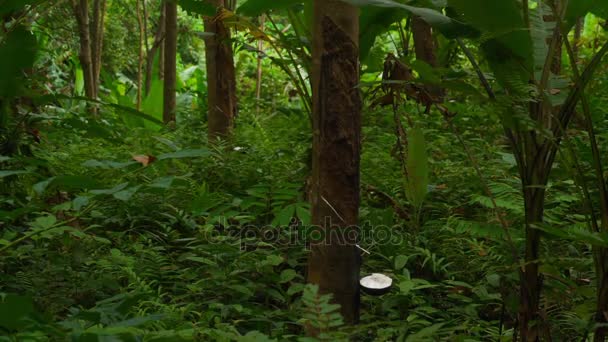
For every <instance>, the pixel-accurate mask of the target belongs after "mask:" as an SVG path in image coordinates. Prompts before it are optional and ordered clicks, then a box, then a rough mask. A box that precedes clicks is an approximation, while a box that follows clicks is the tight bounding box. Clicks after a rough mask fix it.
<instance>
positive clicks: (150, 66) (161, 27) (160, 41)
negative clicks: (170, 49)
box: [146, 3, 165, 95]
mask: <svg viewBox="0 0 608 342" xmlns="http://www.w3.org/2000/svg"><path fill="white" fill-rule="evenodd" d="M164 43H165V5H164V3H163V4H161V8H160V17H159V19H158V28H157V29H156V34H155V35H154V43H153V44H152V48H150V49H149V50H148V54H147V55H146V95H148V94H149V93H150V87H152V78H153V75H152V73H153V72H154V59H155V58H156V53H157V52H158V51H159V49H160V50H161V51H160V55H161V56H162V54H163V50H162V49H161V47H162V46H163V45H164ZM159 65H162V59H159ZM159 69H160V68H159ZM158 77H159V78H161V79H162V77H161V75H160V70H159V75H158Z"/></svg>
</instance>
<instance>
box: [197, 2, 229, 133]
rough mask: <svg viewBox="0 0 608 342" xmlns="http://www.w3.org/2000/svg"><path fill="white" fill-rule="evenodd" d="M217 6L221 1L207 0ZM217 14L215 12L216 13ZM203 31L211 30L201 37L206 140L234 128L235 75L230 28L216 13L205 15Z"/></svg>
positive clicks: (220, 4)
mask: <svg viewBox="0 0 608 342" xmlns="http://www.w3.org/2000/svg"><path fill="white" fill-rule="evenodd" d="M209 2H210V3H211V4H212V5H214V6H216V7H218V8H220V7H222V6H224V5H225V3H224V1H223V0H209ZM218 13H219V12H218ZM205 31H206V32H209V33H213V36H212V37H209V38H207V39H205V54H206V58H205V62H206V66H207V91H208V93H207V104H208V114H207V122H208V130H207V136H208V139H209V141H214V140H216V139H217V138H227V137H229V136H230V134H231V132H232V129H233V127H234V120H235V118H236V111H237V98H236V75H235V70H234V60H233V53H232V46H231V41H230V30H229V29H228V28H227V27H226V26H225V25H224V23H223V22H222V21H221V20H220V19H219V18H218V16H216V17H213V18H210V17H207V18H205Z"/></svg>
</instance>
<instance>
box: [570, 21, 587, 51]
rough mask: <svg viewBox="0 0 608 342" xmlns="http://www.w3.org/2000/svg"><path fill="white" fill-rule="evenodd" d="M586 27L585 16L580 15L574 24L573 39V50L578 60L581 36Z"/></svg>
mask: <svg viewBox="0 0 608 342" xmlns="http://www.w3.org/2000/svg"><path fill="white" fill-rule="evenodd" d="M584 28H585V17H580V18H578V19H577V20H576V25H575V26H574V40H573V41H572V50H573V51H574V59H575V61H576V62H578V52H579V51H580V45H581V37H582V35H583V29H584Z"/></svg>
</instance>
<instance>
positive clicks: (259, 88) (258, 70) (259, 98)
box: [255, 14, 266, 115]
mask: <svg viewBox="0 0 608 342" xmlns="http://www.w3.org/2000/svg"><path fill="white" fill-rule="evenodd" d="M265 23H266V16H265V15H264V14H262V15H261V16H260V30H262V31H264V25H265ZM263 50H264V41H263V40H262V39H259V40H258V61H257V62H258V64H257V67H256V82H255V100H256V104H255V110H256V114H257V115H260V109H261V103H260V102H261V101H262V71H263V70H262V57H263V56H262V54H263Z"/></svg>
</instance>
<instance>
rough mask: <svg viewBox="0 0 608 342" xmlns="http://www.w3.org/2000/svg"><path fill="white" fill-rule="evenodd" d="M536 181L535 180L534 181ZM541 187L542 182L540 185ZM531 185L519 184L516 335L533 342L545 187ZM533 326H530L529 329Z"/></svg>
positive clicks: (537, 322)
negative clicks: (521, 221) (521, 245)
mask: <svg viewBox="0 0 608 342" xmlns="http://www.w3.org/2000/svg"><path fill="white" fill-rule="evenodd" d="M535 178H536V177H535ZM541 183H542V182H541ZM541 183H538V182H535V181H528V180H524V181H523V184H522V186H523V192H524V207H525V229H526V251H525V268H524V274H523V279H522V280H523V282H522V283H521V286H520V308H519V318H518V319H519V332H520V335H521V340H522V341H523V342H526V341H528V342H529V341H537V340H539V339H540V337H541V336H540V331H541V325H542V324H543V323H542V321H543V319H542V318H541V316H540V313H539V303H540V294H541V289H542V279H541V277H540V275H539V273H538V270H539V266H540V264H539V260H538V258H539V256H540V254H539V247H540V236H541V235H540V230H538V229H536V228H535V226H537V225H541V224H542V222H543V214H544V202H545V190H544V188H541V187H544V186H545V185H546V183H545V184H541ZM533 325H534V326H533Z"/></svg>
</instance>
